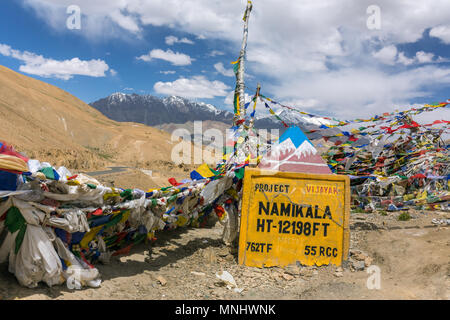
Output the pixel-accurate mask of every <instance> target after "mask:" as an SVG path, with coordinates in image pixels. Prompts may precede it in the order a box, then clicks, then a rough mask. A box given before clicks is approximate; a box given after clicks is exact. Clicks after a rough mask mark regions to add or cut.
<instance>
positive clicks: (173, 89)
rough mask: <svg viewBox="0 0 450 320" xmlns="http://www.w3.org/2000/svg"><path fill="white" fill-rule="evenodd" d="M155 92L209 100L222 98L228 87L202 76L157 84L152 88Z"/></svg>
mask: <svg viewBox="0 0 450 320" xmlns="http://www.w3.org/2000/svg"><path fill="white" fill-rule="evenodd" d="M153 89H154V90H155V92H157V93H160V94H166V95H175V96H181V97H185V98H203V99H210V98H214V97H224V96H226V95H227V90H228V89H229V87H228V86H227V85H226V84H224V83H223V82H221V81H209V80H208V79H206V78H205V77H204V76H194V77H192V78H189V79H188V78H180V79H178V80H176V81H173V82H161V81H159V82H157V83H155V85H154V86H153Z"/></svg>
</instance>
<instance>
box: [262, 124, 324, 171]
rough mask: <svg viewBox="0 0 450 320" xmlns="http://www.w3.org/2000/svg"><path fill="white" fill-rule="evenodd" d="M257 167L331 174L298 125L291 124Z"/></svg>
mask: <svg viewBox="0 0 450 320" xmlns="http://www.w3.org/2000/svg"><path fill="white" fill-rule="evenodd" d="M259 168H261V169H268V170H277V171H287V172H306V173H321V174H331V170H330V168H329V167H328V165H327V164H326V163H325V162H324V161H323V159H322V157H321V156H320V155H319V153H318V152H317V150H316V148H315V147H314V146H313V144H312V143H311V142H310V141H309V139H308V138H307V137H306V135H305V134H304V133H303V132H302V130H301V129H300V128H299V127H296V126H292V127H290V128H289V129H287V130H286V131H285V132H284V134H283V135H282V136H281V137H280V139H279V141H278V143H276V144H274V145H273V146H272V148H271V150H269V151H268V152H267V154H266V155H265V156H264V157H263V158H262V159H261V162H260V164H259Z"/></svg>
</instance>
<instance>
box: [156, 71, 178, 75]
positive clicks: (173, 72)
mask: <svg viewBox="0 0 450 320" xmlns="http://www.w3.org/2000/svg"><path fill="white" fill-rule="evenodd" d="M159 73H162V74H166V75H167V74H175V73H176V71H173V70H167V71H160V72H159Z"/></svg>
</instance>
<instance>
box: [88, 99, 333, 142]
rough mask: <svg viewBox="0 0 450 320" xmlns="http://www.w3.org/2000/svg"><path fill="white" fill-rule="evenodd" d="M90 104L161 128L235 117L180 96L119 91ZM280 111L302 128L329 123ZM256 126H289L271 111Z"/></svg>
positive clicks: (112, 114)
mask: <svg viewBox="0 0 450 320" xmlns="http://www.w3.org/2000/svg"><path fill="white" fill-rule="evenodd" d="M90 105H91V106H92V107H94V108H96V109H97V110H98V111H100V112H101V113H103V114H104V115H106V116H107V117H109V118H111V119H113V120H116V121H121V122H137V123H143V124H146V125H149V126H161V128H162V129H164V125H166V124H185V123H187V122H193V121H197V120H203V121H206V120H210V121H215V122H222V123H225V124H226V125H227V126H231V123H232V120H233V114H232V113H231V112H229V111H225V110H221V109H219V108H217V107H215V106H213V105H212V104H207V103H203V102H194V101H190V100H187V99H184V98H181V97H177V96H169V97H166V98H158V97H155V96H152V95H138V94H126V93H121V92H117V93H113V94H111V95H110V96H108V97H106V98H103V99H100V100H98V101H95V102H93V103H91V104H90ZM278 115H279V116H280V118H281V119H283V121H284V122H285V123H287V124H288V125H289V126H291V125H295V126H298V127H300V128H301V129H302V130H303V131H309V130H314V129H318V126H320V125H321V124H329V122H328V120H326V119H320V118H319V119H318V118H310V117H308V116H304V115H302V114H300V113H298V112H295V111H291V110H287V109H285V110H282V111H281V112H280V113H279V114H278ZM257 116H258V115H257ZM255 128H257V129H268V130H270V129H279V131H280V134H282V133H283V132H284V131H285V129H286V128H285V127H284V126H283V124H282V123H281V122H280V121H279V120H278V119H276V118H275V117H274V116H272V115H269V116H264V117H261V118H256V119H255ZM327 130H330V133H333V132H334V131H339V130H337V129H327ZM331 131H333V132H331ZM315 135H317V134H312V136H311V135H308V137H309V138H310V139H315V138H316V137H315ZM331 135H333V134H331Z"/></svg>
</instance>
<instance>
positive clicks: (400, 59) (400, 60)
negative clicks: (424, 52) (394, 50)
mask: <svg viewBox="0 0 450 320" xmlns="http://www.w3.org/2000/svg"><path fill="white" fill-rule="evenodd" d="M397 61H398V63H401V64H403V65H405V66H409V65H411V64H413V63H414V62H415V61H416V60H415V59H410V58H408V57H406V56H405V53H404V52H400V53H399V54H398V60H397Z"/></svg>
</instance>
